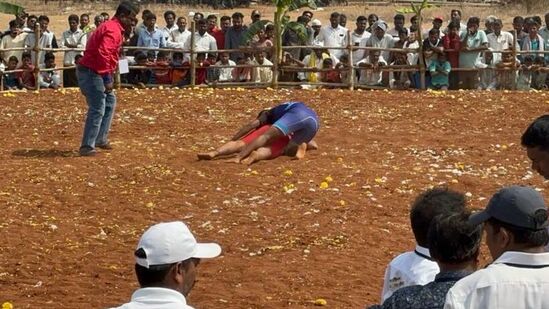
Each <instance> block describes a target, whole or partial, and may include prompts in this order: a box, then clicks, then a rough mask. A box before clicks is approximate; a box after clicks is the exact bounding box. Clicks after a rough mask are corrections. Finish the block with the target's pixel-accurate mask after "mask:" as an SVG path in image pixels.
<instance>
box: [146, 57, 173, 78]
mask: <svg viewBox="0 0 549 309" xmlns="http://www.w3.org/2000/svg"><path fill="white" fill-rule="evenodd" d="M152 66H154V67H155V68H154V69H153V70H152V74H151V75H152V77H153V81H152V83H153V84H157V85H171V84H172V77H171V74H170V73H171V72H170V71H171V70H170V63H169V61H168V54H167V53H166V52H165V51H159V52H158V55H157V56H156V62H155V63H153V64H152Z"/></svg>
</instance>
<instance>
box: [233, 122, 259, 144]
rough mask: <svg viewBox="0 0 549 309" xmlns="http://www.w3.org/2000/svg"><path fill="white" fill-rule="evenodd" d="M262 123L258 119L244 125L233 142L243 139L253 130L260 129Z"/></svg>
mask: <svg viewBox="0 0 549 309" xmlns="http://www.w3.org/2000/svg"><path fill="white" fill-rule="evenodd" d="M259 125H260V123H259V120H258V119H255V120H254V121H252V122H250V123H248V124H246V125H244V126H243V127H242V128H240V130H238V132H236V134H235V135H234V136H233V138H232V140H233V141H236V140H238V139H240V138H242V137H243V136H244V135H246V134H248V133H249V132H250V131H251V130H253V129H257V127H259Z"/></svg>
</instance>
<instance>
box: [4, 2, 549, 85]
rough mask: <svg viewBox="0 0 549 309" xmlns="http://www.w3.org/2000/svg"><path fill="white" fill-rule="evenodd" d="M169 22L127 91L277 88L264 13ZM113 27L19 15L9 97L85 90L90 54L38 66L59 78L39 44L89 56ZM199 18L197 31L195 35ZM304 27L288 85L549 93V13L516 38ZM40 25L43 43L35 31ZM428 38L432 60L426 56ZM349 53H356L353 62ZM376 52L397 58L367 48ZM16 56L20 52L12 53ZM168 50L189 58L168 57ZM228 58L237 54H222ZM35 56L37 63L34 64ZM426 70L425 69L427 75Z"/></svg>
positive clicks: (293, 46) (132, 47)
mask: <svg viewBox="0 0 549 309" xmlns="http://www.w3.org/2000/svg"><path fill="white" fill-rule="evenodd" d="M162 17H163V22H160V21H159V19H160V18H159V17H157V15H156V14H155V13H154V12H151V11H150V10H144V11H143V12H142V14H141V20H140V21H137V20H136V21H135V24H134V25H133V27H132V29H126V31H125V42H124V46H125V56H126V57H127V58H128V60H129V62H130V66H133V68H132V69H131V71H130V73H129V74H124V75H122V83H124V84H127V85H133V86H135V87H147V86H149V85H154V84H156V85H172V86H185V85H189V84H191V75H192V74H190V70H191V68H192V67H193V66H194V67H195V70H196V71H195V72H196V73H195V81H194V82H195V84H196V85H200V84H213V83H228V82H233V83H241V82H252V83H255V84H257V83H263V84H269V83H271V82H272V79H273V76H274V74H273V68H274V65H273V53H274V51H273V48H272V46H273V40H274V33H275V31H274V30H275V29H274V25H273V24H269V23H267V24H264V25H262V26H261V27H259V28H258V29H259V30H257V28H256V29H255V30H254V33H252V34H251V35H250V34H249V33H248V31H250V30H249V28H250V26H251V25H252V24H253V23H255V22H257V21H259V20H261V17H262V16H261V12H260V11H258V10H254V11H253V12H252V13H251V16H250V20H249V21H247V20H246V18H245V16H244V15H243V14H242V13H239V12H235V13H233V14H232V16H221V17H220V18H218V15H216V14H211V15H208V16H204V15H203V14H202V13H200V12H196V13H192V14H189V15H188V16H177V15H176V13H175V12H174V11H166V12H164V13H163V15H162ZM108 19H109V14H107V13H101V14H99V15H97V16H94V18H93V24H92V23H91V18H90V15H88V14H82V15H80V16H77V15H70V16H69V17H68V29H67V30H66V31H64V32H63V33H62V34H61V36H59V37H57V36H56V35H55V34H54V33H53V32H51V31H49V30H48V25H49V18H48V17H47V16H44V15H41V16H35V15H28V14H26V13H21V14H19V15H17V16H16V18H15V19H14V20H12V21H10V23H9V30H8V31H6V32H5V33H4V34H3V37H2V39H1V41H0V50H1V51H2V55H1V56H2V61H3V66H4V70H6V71H7V72H11V71H13V69H14V68H15V69H17V72H16V73H6V74H4V88H5V89H6V88H9V89H15V88H26V89H34V88H36V80H38V78H37V75H36V74H38V75H40V78H41V79H42V80H41V81H39V83H40V87H41V88H42V87H48V88H56V87H59V86H60V85H61V83H62V84H63V86H65V87H74V86H77V85H76V84H77V80H76V75H75V70H74V65H75V64H76V63H77V61H78V58H79V56H81V54H82V52H81V51H78V50H67V51H65V52H63V57H62V59H63V66H64V67H65V68H64V69H63V71H62V72H63V73H62V74H59V73H57V72H51V71H49V72H47V73H48V74H42V73H38V70H36V69H35V68H34V66H35V64H36V63H37V62H36V59H37V58H38V65H39V68H41V69H43V68H49V69H55V61H53V63H52V62H51V59H52V57H55V56H54V55H53V53H52V51H39V52H36V51H35V50H33V48H34V47H35V45H36V44H38V46H39V47H41V48H44V49H51V48H69V49H83V48H84V47H85V45H86V42H87V40H88V38H89V37H90V36H91V35H93V31H94V30H95V29H96V28H97V27H99V26H100V25H101V23H103V22H104V21H105V20H108ZM191 19H192V21H194V22H195V33H194V34H192V31H191V28H190V21H191ZM296 22H297V23H299V24H301V25H302V26H303V29H305V30H306V33H305V35H304V34H303V33H301V32H300V31H297V30H296V29H295V28H288V29H286V30H285V31H284V32H283V37H282V45H283V46H284V47H290V48H287V49H286V50H285V51H284V55H283V59H282V60H281V65H280V67H279V74H278V80H279V81H281V82H294V83H297V84H299V83H303V84H305V83H308V84H310V83H319V82H322V83H332V84H333V85H334V86H338V85H339V86H342V85H346V84H348V83H350V82H351V78H353V79H354V80H353V82H354V83H355V84H356V85H357V86H362V87H371V88H376V87H388V88H394V89H408V88H420V86H421V79H422V78H421V74H423V73H422V72H425V73H424V74H425V81H426V85H427V86H428V87H430V88H433V89H444V90H445V89H471V90H476V89H482V90H495V89H519V90H528V89H547V88H548V82H549V79H548V74H547V72H548V71H549V68H548V66H547V65H548V63H549V53H544V51H546V50H549V29H548V24H549V13H548V14H546V15H545V16H544V21H542V18H541V17H539V16H532V17H526V18H523V17H521V16H517V17H515V18H514V19H513V24H512V26H511V25H509V27H507V28H509V31H504V30H503V28H504V26H503V23H502V21H501V20H500V19H498V18H497V17H495V16H488V17H487V18H485V19H484V25H481V19H480V18H478V17H469V18H468V20H467V22H466V23H464V22H463V21H462V16H461V12H460V11H459V10H451V13H450V19H449V20H448V21H447V22H445V20H444V17H434V18H432V25H430V26H429V27H423V28H425V29H424V30H425V31H423V30H422V33H421V35H420V33H419V31H420V27H419V24H418V21H417V18H416V17H415V16H413V17H412V18H411V19H410V20H409V24H407V20H406V17H405V16H404V15H402V14H397V15H395V16H394V18H393V21H392V23H389V22H386V21H383V20H382V19H380V18H379V17H378V16H377V15H375V14H370V15H368V16H358V17H357V18H356V24H355V25H354V26H353V27H354V29H351V27H349V25H348V19H347V16H346V15H344V14H340V13H337V12H333V13H331V14H330V19H329V21H328V23H327V24H326V25H323V22H322V21H320V20H318V19H315V18H314V13H313V12H312V11H308V10H305V11H303V13H302V14H301V15H300V16H299V17H298V18H297V20H296ZM543 24H545V25H544V26H543ZM36 25H37V26H38V28H39V32H38V33H39V39H38V42H37V41H36V38H35V32H34V30H33V29H35V26H36ZM482 26H483V27H484V28H483V29H481V28H482ZM254 28H255V27H254ZM256 30H257V31H256ZM420 39H421V40H422V46H423V54H422V55H420V54H419V53H418V48H419V46H420V44H419V40H420ZM191 43H192V44H194V46H192V47H191ZM140 47H141V48H142V49H140ZM349 47H354V49H353V50H352V55H350V54H349V50H350V49H349ZM367 47H372V48H384V49H388V48H389V49H393V50H391V51H389V50H371V49H370V50H367V49H364V48H367ZM9 48H19V50H14V51H9V50H4V49H9ZM22 48H27V49H28V50H26V51H23V50H22ZM162 48H167V49H175V50H177V49H181V51H180V52H178V51H173V50H171V51H159V50H158V49H162ZM191 48H192V49H193V51H194V52H193V57H191V53H190V52H189V51H190V50H191ZM223 49H227V50H229V51H228V52H218V50H223ZM235 49H239V50H238V51H237V50H235ZM394 49H401V50H402V51H395V50H394ZM27 53H29V54H30V61H27V60H26V59H28V58H27ZM191 58H192V59H191ZM420 58H421V59H420ZM47 59H50V64H49V65H48V64H47ZM53 59H55V58H53ZM351 59H352V63H351V61H350V60H351ZM420 65H423V66H424V67H423V69H422V70H420V69H419V68H420ZM235 66H237V67H235ZM351 67H353V69H351ZM23 71H24V72H23ZM351 72H353V74H352V73H351ZM60 75H62V76H60ZM32 76H34V77H35V81H34V82H33V81H32Z"/></svg>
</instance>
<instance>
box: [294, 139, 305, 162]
mask: <svg viewBox="0 0 549 309" xmlns="http://www.w3.org/2000/svg"><path fill="white" fill-rule="evenodd" d="M306 152H307V144H306V143H303V144H301V145H299V146H298V147H297V152H296V153H295V159H296V160H301V159H303V158H305V153H306Z"/></svg>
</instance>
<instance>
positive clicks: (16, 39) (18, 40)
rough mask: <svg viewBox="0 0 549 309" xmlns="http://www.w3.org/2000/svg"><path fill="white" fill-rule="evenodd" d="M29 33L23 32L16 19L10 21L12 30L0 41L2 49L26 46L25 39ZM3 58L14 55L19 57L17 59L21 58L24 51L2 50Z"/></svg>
mask: <svg viewBox="0 0 549 309" xmlns="http://www.w3.org/2000/svg"><path fill="white" fill-rule="evenodd" d="M27 35H28V33H26V32H22V31H21V29H20V28H19V27H18V25H17V22H16V21H15V20H12V21H10V31H9V33H8V35H4V36H3V37H2V40H1V41H0V49H9V48H21V47H25V40H26V38H27ZM1 54H2V60H4V61H6V60H7V59H9V58H11V57H12V56H15V57H17V60H18V61H19V59H21V55H22V54H23V51H7V50H6V51H2V52H1Z"/></svg>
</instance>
